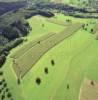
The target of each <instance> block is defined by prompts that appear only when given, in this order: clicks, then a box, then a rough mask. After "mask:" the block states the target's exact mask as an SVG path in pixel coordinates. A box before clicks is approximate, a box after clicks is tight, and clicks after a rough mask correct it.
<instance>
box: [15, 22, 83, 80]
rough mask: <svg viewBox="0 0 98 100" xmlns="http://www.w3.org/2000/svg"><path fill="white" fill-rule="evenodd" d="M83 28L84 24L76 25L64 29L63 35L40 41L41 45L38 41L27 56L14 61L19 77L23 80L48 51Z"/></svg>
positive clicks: (59, 34)
mask: <svg viewBox="0 0 98 100" xmlns="http://www.w3.org/2000/svg"><path fill="white" fill-rule="evenodd" d="M81 27H82V24H80V23H76V24H73V25H71V26H69V27H67V28H66V29H64V30H63V31H62V32H61V33H58V34H55V35H53V36H51V37H49V38H47V39H45V40H43V41H40V43H38V42H39V40H38V42H37V44H36V45H35V46H33V47H32V48H31V49H29V50H28V51H27V52H26V53H25V54H23V55H21V56H20V57H19V58H17V59H14V62H13V69H14V71H15V73H16V75H17V77H18V78H20V77H21V78H23V77H24V76H25V74H26V73H27V72H28V71H29V70H30V69H31V68H32V66H34V65H35V64H36V62H37V61H38V60H39V59H40V58H41V57H42V56H43V55H44V54H45V53H46V52H47V51H48V50H50V49H51V48H53V47H54V46H55V45H57V44H58V43H60V42H61V41H63V40H64V39H65V38H68V37H69V36H71V35H73V33H75V32H76V31H78V30H79V29H80V28H81ZM32 43H33V42H32ZM26 48H27V47H26Z"/></svg>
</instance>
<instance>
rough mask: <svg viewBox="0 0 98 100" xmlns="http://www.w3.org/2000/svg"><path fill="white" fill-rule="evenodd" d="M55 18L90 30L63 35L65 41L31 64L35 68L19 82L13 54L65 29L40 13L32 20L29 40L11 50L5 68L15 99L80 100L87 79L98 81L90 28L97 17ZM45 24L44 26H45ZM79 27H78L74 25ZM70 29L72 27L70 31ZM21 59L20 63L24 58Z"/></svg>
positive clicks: (96, 45) (96, 47) (96, 52)
mask: <svg viewBox="0 0 98 100" xmlns="http://www.w3.org/2000/svg"><path fill="white" fill-rule="evenodd" d="M55 19H57V20H61V21H66V20H67V19H71V21H72V23H82V24H88V25H87V26H86V28H87V30H85V29H79V30H78V31H75V32H74V33H75V34H73V35H71V36H69V37H67V38H65V37H63V38H64V40H63V41H61V42H60V43H59V44H58V45H56V46H55V47H52V48H51V49H50V50H49V51H47V52H46V53H45V54H44V55H43V56H42V57H41V59H39V60H38V61H37V63H36V64H35V65H34V66H33V64H32V68H31V69H30V71H29V72H28V73H27V74H26V75H25V76H24V77H23V79H22V80H21V83H20V85H19V84H17V77H16V74H15V72H14V70H13V58H12V57H14V56H15V54H17V51H19V50H21V48H25V46H27V45H28V44H29V43H32V41H33V40H36V39H38V38H40V37H41V36H42V37H43V36H44V35H46V34H48V33H55V34H59V33H60V32H62V31H63V30H64V28H65V27H64V26H62V25H58V24H56V23H55V24H54V23H51V22H49V21H47V19H46V18H43V17H40V16H36V17H33V18H31V19H29V20H28V21H29V23H30V25H31V26H32V31H31V32H30V34H29V35H28V36H27V37H26V39H27V40H28V41H27V42H24V43H23V44H22V45H20V46H18V47H17V48H15V49H13V50H12V51H11V52H10V55H9V56H8V57H7V61H6V63H5V65H4V66H3V69H2V70H3V71H4V77H5V79H6V81H7V83H8V86H9V89H10V91H11V93H12V95H13V98H14V100H79V95H80V89H81V86H82V85H83V82H84V79H85V78H88V79H90V80H94V81H96V82H98V57H97V55H98V41H97V40H96V39H95V34H91V33H90V30H91V28H93V27H94V26H95V25H96V23H92V22H98V20H96V19H95V20H94V19H92V20H91V19H77V18H73V17H69V16H63V15H59V14H56V18H55ZM39 22H40V23H39ZM43 23H44V27H42V26H43V25H42V24H43ZM76 26H77V27H78V25H74V27H76ZM71 29H72V28H71V26H70V28H69V30H70V31H71ZM74 29H75V28H74ZM65 30H66V29H65ZM68 32H69V31H67V32H66V33H68ZM60 35H61V34H60ZM60 35H58V37H60ZM53 36H55V35H53ZM58 41H59V40H58ZM45 43H46V42H45ZM45 43H44V44H45ZM32 45H33V44H32ZM29 47H30V46H28V48H29ZM26 50H27V48H26ZM24 51H25V50H24ZM24 51H23V52H24ZM20 54H21V53H20ZM31 54H32V53H30V55H31ZM28 57H29V56H28ZM19 58H21V59H19V61H20V63H21V61H22V57H21V56H20V57H19ZM23 58H25V57H24V56H23ZM30 60H31V59H30ZM28 64H29V63H28ZM28 64H27V65H26V66H28ZM21 67H22V66H21Z"/></svg>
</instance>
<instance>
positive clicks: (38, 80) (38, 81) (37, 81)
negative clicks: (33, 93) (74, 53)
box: [36, 77, 41, 85]
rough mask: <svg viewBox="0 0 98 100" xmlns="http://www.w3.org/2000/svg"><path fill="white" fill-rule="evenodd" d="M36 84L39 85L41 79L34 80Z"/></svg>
mask: <svg viewBox="0 0 98 100" xmlns="http://www.w3.org/2000/svg"><path fill="white" fill-rule="evenodd" d="M36 83H37V84H38V85H40V83H41V79H40V78H39V77H38V78H37V79H36Z"/></svg>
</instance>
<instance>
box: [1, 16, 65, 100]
mask: <svg viewBox="0 0 98 100" xmlns="http://www.w3.org/2000/svg"><path fill="white" fill-rule="evenodd" d="M28 21H29V23H30V25H31V26H32V31H31V32H30V34H29V35H28V37H26V38H27V39H28V42H27V43H29V42H30V41H32V40H33V39H36V38H38V37H40V36H42V35H45V34H48V33H50V32H60V31H61V30H63V29H64V27H62V26H60V25H56V24H53V23H49V22H46V21H45V19H44V18H42V17H40V16H36V17H33V18H31V19H29V20H28ZM43 23H44V25H45V27H44V28H43V27H42V24H43ZM27 43H24V44H21V45H20V46H18V47H17V48H15V49H13V50H12V51H11V53H10V55H9V56H8V57H7V61H6V63H5V65H4V66H3V69H2V70H3V71H4V73H5V74H4V78H5V79H6V81H7V83H8V87H9V88H10V89H11V92H12V95H13V96H14V99H15V100H25V94H24V90H22V89H23V87H22V85H21V86H18V85H17V80H16V76H15V73H14V71H13V69H12V59H11V58H10V56H11V54H13V53H14V52H15V51H17V50H18V49H20V48H21V47H22V46H25V45H26V44H27ZM20 93H21V94H20ZM26 100H28V99H26Z"/></svg>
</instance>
